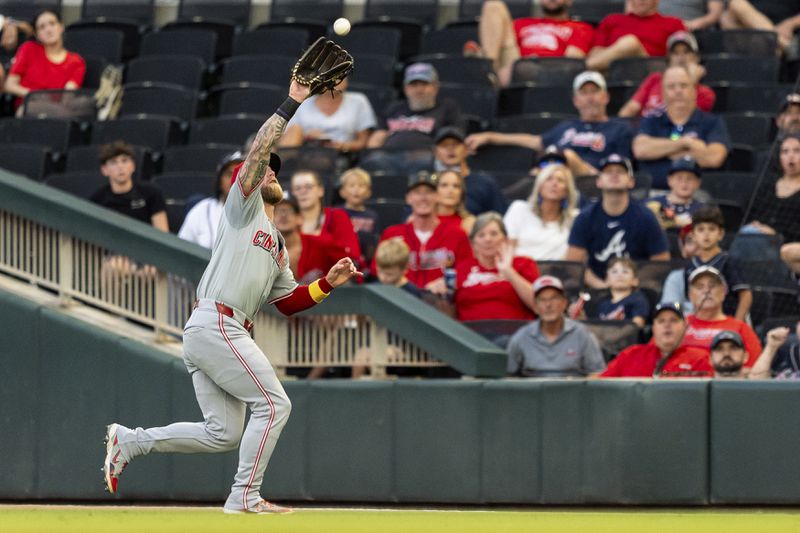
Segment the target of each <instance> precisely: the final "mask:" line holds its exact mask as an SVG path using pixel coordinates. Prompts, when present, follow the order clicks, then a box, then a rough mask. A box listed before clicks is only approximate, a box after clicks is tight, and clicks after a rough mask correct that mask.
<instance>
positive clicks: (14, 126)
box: [0, 118, 81, 153]
mask: <svg viewBox="0 0 800 533" xmlns="http://www.w3.org/2000/svg"><path fill="white" fill-rule="evenodd" d="M80 141H81V138H80V130H79V128H78V125H77V124H76V123H75V122H72V121H70V120H67V119H60V118H41V119H37V118H25V119H15V118H7V119H3V120H0V143H23V144H40V145H44V146H47V147H48V148H49V149H50V150H51V151H52V152H59V153H65V152H66V151H67V148H68V147H69V146H71V145H74V144H79V143H80Z"/></svg>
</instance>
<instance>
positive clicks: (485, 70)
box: [409, 54, 495, 87]
mask: <svg viewBox="0 0 800 533" xmlns="http://www.w3.org/2000/svg"><path fill="white" fill-rule="evenodd" d="M418 61H423V62H425V63H430V64H431V65H433V67H434V68H435V69H436V72H437V73H438V74H439V81H440V82H441V83H450V84H457V85H478V86H484V87H494V85H495V84H494V71H493V70H492V62H491V60H489V59H485V58H482V57H464V56H463V55H446V54H436V55H432V56H416V57H414V58H412V59H410V60H409V62H418Z"/></svg>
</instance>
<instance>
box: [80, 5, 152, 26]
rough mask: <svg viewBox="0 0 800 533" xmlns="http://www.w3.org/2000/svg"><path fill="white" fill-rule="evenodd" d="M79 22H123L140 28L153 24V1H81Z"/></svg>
mask: <svg viewBox="0 0 800 533" xmlns="http://www.w3.org/2000/svg"><path fill="white" fill-rule="evenodd" d="M80 4H81V20H96V19H103V20H109V19H110V20H117V19H118V20H124V21H127V22H133V23H135V24H137V25H140V26H150V25H152V24H153V18H154V17H153V15H154V13H155V11H154V9H155V8H154V4H155V2H154V0H125V1H124V2H120V1H119V0H82V2H80Z"/></svg>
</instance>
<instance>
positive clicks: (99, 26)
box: [67, 18, 148, 61]
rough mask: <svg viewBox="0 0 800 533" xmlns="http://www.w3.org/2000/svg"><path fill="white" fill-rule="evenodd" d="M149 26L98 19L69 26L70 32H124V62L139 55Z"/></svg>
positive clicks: (124, 21)
mask: <svg viewBox="0 0 800 533" xmlns="http://www.w3.org/2000/svg"><path fill="white" fill-rule="evenodd" d="M147 28H148V27H147V26H140V25H138V24H136V23H135V22H133V21H130V20H127V21H126V20H119V19H107V18H98V19H97V20H79V21H77V22H73V23H71V24H70V25H69V26H67V30H68V31H78V30H80V31H86V32H90V33H91V32H92V31H97V30H103V31H106V30H114V31H119V32H122V35H123V39H122V60H123V61H127V60H129V59H131V58H133V57H136V56H137V55H139V49H140V48H141V42H142V33H143V32H145V31H147Z"/></svg>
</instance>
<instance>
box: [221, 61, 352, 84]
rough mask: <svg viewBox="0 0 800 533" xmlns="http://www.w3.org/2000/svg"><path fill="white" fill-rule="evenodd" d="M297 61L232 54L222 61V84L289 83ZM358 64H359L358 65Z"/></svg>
mask: <svg viewBox="0 0 800 533" xmlns="http://www.w3.org/2000/svg"><path fill="white" fill-rule="evenodd" d="M295 61H297V58H296V57H291V56H279V55H275V56H244V55H243V56H233V57H229V58H227V59H226V60H225V61H223V62H222V83H223V85H229V84H236V83H242V82H250V83H266V84H272V83H274V84H279V83H282V82H285V84H286V86H287V87H288V85H289V79H290V78H291V73H292V67H293V66H294V64H295ZM359 66H360V65H359Z"/></svg>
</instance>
